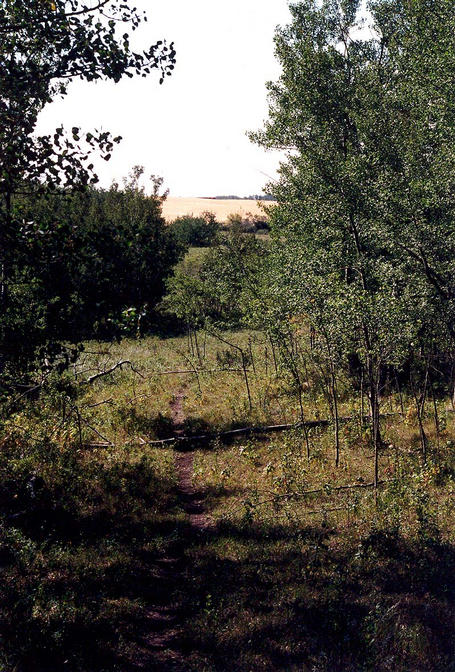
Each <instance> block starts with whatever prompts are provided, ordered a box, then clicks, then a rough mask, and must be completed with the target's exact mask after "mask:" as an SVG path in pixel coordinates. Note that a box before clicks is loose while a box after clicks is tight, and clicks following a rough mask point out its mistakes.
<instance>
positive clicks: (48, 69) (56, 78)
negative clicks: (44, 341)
mask: <svg viewBox="0 0 455 672" xmlns="http://www.w3.org/2000/svg"><path fill="white" fill-rule="evenodd" d="M145 20H146V16H145V15H141V14H140V13H138V11H137V10H136V9H135V8H134V7H131V6H130V5H129V4H128V3H127V2H124V1H123V0H99V1H98V2H93V3H92V4H88V3H87V2H83V1H82V0H54V1H52V2H50V1H47V0H29V1H28V2H26V3H24V2H23V1H22V0H5V2H3V3H2V5H1V7H0V35H1V40H0V68H1V71H2V77H1V80H0V310H1V311H2V314H3V316H5V314H6V313H8V312H9V313H10V317H11V301H12V303H13V304H14V300H13V299H12V297H13V295H17V294H18V292H19V294H20V293H21V292H22V293H23V291H24V287H23V285H24V282H25V284H27V283H29V282H32V284H33V278H28V279H27V280H26V277H27V276H28V275H29V274H28V271H27V270H26V269H24V268H22V267H20V266H18V263H17V262H18V260H17V259H16V257H15V250H16V248H17V242H18V241H17V237H18V235H20V233H21V230H22V228H23V223H24V222H23V219H22V215H21V212H20V207H16V205H17V204H15V202H14V200H15V198H16V197H17V196H18V195H21V194H28V195H31V194H32V195H33V194H35V195H38V194H40V193H44V192H46V191H47V192H48V191H49V190H59V189H61V188H70V189H75V188H76V189H83V188H85V187H86V186H87V185H90V184H94V183H95V182H96V181H97V178H96V176H95V175H94V173H93V165H92V164H91V163H90V152H91V151H92V150H93V149H98V150H99V151H101V154H102V156H103V158H104V159H106V160H109V158H110V153H111V151H112V149H113V146H114V144H115V143H116V142H118V141H119V140H120V138H112V137H111V135H110V134H109V133H107V132H90V133H87V134H85V135H84V137H82V134H81V131H80V129H79V128H73V129H71V131H70V133H69V134H67V133H65V131H64V129H63V128H58V129H56V131H55V134H53V135H49V136H42V137H35V135H34V130H35V127H36V123H37V117H38V114H39V112H40V110H41V109H42V108H43V106H44V105H45V104H46V103H48V102H50V101H51V100H52V99H54V98H55V97H57V96H65V95H66V93H67V91H68V85H69V83H70V82H71V81H72V80H73V79H75V78H79V79H84V80H86V81H94V80H97V79H110V80H113V81H114V82H118V81H119V80H120V79H121V78H122V77H124V76H127V77H132V76H133V75H134V74H137V75H142V76H146V75H147V74H149V73H150V72H151V70H152V69H155V68H158V69H159V70H160V73H161V80H160V81H163V78H164V77H165V75H168V74H170V72H171V70H172V69H173V67H174V62H175V52H174V50H173V47H172V45H170V46H169V47H168V46H166V44H165V43H164V42H161V41H160V42H157V43H156V44H154V45H152V46H151V47H150V48H149V49H147V50H145V51H144V52H141V53H137V52H135V51H133V50H132V49H131V47H130V33H131V32H133V31H134V30H136V28H137V27H138V26H139V25H140V24H141V22H142V21H145ZM123 26H125V27H126V30H127V32H124V33H123V34H121V28H122V27H123ZM128 28H129V32H128ZM57 225H58V224H57ZM17 282H19V284H20V285H21V286H22V289H21V288H20V287H17V284H15V283H17ZM26 291H30V286H29V289H28V290H26ZM3 324H5V319H2V325H3ZM2 331H3V327H0V369H1V368H3V367H4V365H5V362H6V361H7V360H8V358H10V357H12V356H14V353H12V352H11V351H9V352H6V351H5V345H4V337H5V335H4V333H2ZM49 336H51V335H50V334H49Z"/></svg>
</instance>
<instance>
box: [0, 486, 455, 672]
mask: <svg viewBox="0 0 455 672" xmlns="http://www.w3.org/2000/svg"><path fill="white" fill-rule="evenodd" d="M154 489H155V490H156V489H161V491H162V492H166V493H168V494H167V497H165V498H164V499H162V500H161V501H159V502H158V501H157V502H154V501H153V499H149V500H147V499H146V498H145V497H139V496H138V493H136V495H135V500H134V502H135V507H133V508H131V506H130V507H129V508H126V509H123V508H122V499H121V497H118V496H117V498H116V499H115V506H113V508H112V509H111V510H107V509H105V510H101V511H94V512H93V513H92V514H91V515H84V516H78V515H76V514H75V513H74V511H73V512H70V513H68V511H61V510H53V511H52V512H50V511H47V512H46V511H45V510H44V509H42V510H40V509H39V508H37V509H36V510H35V511H34V512H30V513H29V515H28V516H26V517H24V518H23V519H22V520H21V519H20V518H18V519H17V520H16V521H15V524H14V526H13V525H10V526H9V528H8V529H7V530H6V532H4V534H6V541H5V539H3V541H4V543H3V550H4V553H3V554H0V561H1V563H2V567H1V572H2V579H3V583H2V588H1V601H2V613H3V617H2V622H1V625H0V627H1V634H2V638H3V641H4V642H6V643H7V644H8V655H9V658H8V660H9V661H10V662H9V663H8V664H9V665H10V667H7V666H5V667H4V669H5V672H6V671H7V670H17V671H18V672H29V671H30V672H31V671H32V670H33V671H34V672H44V671H46V672H49V671H50V670H52V671H54V670H55V671H56V672H57V671H59V670H75V671H76V670H77V671H79V672H82V671H84V672H134V671H135V670H140V669H143V670H148V671H152V670H157V671H158V670H159V671H161V672H168V671H169V672H171V671H172V672H192V671H194V672H196V671H197V672H202V671H205V672H209V671H213V672H247V671H248V672H251V671H252V672H255V671H256V670H257V671H258V672H259V671H261V670H264V671H265V670H267V671H273V670H283V671H291V672H297V671H299V672H301V671H303V672H305V671H306V670H314V671H317V672H329V671H330V672H337V671H340V672H341V671H345V672H362V671H365V672H367V671H373V670H374V671H378V672H400V671H401V672H420V671H421V672H423V671H425V672H427V671H428V672H443V671H444V672H446V671H447V672H449V671H450V670H454V669H455V664H454V661H455V645H454V638H453V632H454V627H455V582H454V580H453V577H454V571H455V551H454V549H453V548H452V547H450V546H445V545H442V544H435V543H433V544H431V543H426V544H423V545H422V544H421V545H419V544H418V543H417V542H415V543H414V544H413V543H410V542H406V541H405V540H403V539H402V538H400V537H399V536H396V535H393V534H389V533H385V532H381V533H378V532H374V533H371V534H370V535H369V536H367V537H365V538H364V539H362V541H361V543H358V542H356V543H355V544H354V542H350V541H349V540H347V539H346V531H344V532H343V536H342V535H341V533H339V532H338V531H337V530H336V529H333V528H329V527H327V526H323V525H311V526H306V527H303V528H297V527H291V526H286V525H278V524H276V525H265V524H262V525H257V524H249V523H247V522H245V523H242V524H239V525H233V524H223V525H220V526H219V527H218V528H216V529H215V530H211V531H210V532H209V531H199V532H198V531H197V530H196V531H195V529H194V528H193V527H191V526H190V525H189V523H188V521H187V520H186V519H185V518H184V516H183V515H182V510H181V508H180V506H179V505H178V502H177V496H176V493H175V485H174V484H173V483H170V482H169V483H168V482H162V483H161V482H160V483H158V482H157V483H155V484H154ZM208 494H209V498H210V499H213V498H214V497H216V496H218V494H219V496H225V494H226V493H222V494H221V493H216V492H214V493H208ZM6 542H7V543H6ZM166 563H167V564H166ZM163 566H164V569H163ZM160 608H164V609H172V612H173V618H174V619H175V622H176V623H177V624H178V628H176V631H175V633H174V634H173V636H172V638H171V640H170V642H169V647H170V648H171V649H172V652H173V654H172V655H169V656H168V657H164V658H163V657H162V654H163V648H164V649H165V648H166V646H167V644H166V643H165V644H162V645H161V646H160V647H158V646H156V642H155V644H153V641H154V640H153V638H152V640H151V639H150V633H151V631H159V630H160V628H166V627H167V626H166V625H165V624H164V625H163V623H162V622H160V621H157V620H155V621H153V620H152V621H151V620H150V613H151V612H156V611H157V610H159V609H160Z"/></svg>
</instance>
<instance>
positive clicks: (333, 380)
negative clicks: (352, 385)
mask: <svg viewBox="0 0 455 672" xmlns="http://www.w3.org/2000/svg"><path fill="white" fill-rule="evenodd" d="M330 387H331V394H332V400H333V423H334V431H335V466H336V467H338V466H339V464H340V420H339V414H338V392H337V384H336V376H335V371H334V367H333V363H332V364H331V366H330Z"/></svg>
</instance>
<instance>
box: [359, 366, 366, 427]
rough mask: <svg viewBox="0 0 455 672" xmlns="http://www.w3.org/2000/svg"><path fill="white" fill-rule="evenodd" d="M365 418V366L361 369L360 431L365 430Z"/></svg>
mask: <svg viewBox="0 0 455 672" xmlns="http://www.w3.org/2000/svg"><path fill="white" fill-rule="evenodd" d="M364 417H365V405H364V399H363V366H361V368H360V431H362V430H363V418H364Z"/></svg>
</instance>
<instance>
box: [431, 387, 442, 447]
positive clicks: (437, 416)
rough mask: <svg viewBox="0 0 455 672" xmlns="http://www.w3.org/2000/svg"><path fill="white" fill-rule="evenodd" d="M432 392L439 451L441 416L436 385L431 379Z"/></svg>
mask: <svg viewBox="0 0 455 672" xmlns="http://www.w3.org/2000/svg"><path fill="white" fill-rule="evenodd" d="M430 390H431V398H432V400H433V417H434V428H435V430H436V443H437V447H438V449H439V437H440V425H439V414H438V404H437V401H436V395H435V392H434V385H433V381H432V380H431V378H430Z"/></svg>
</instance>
